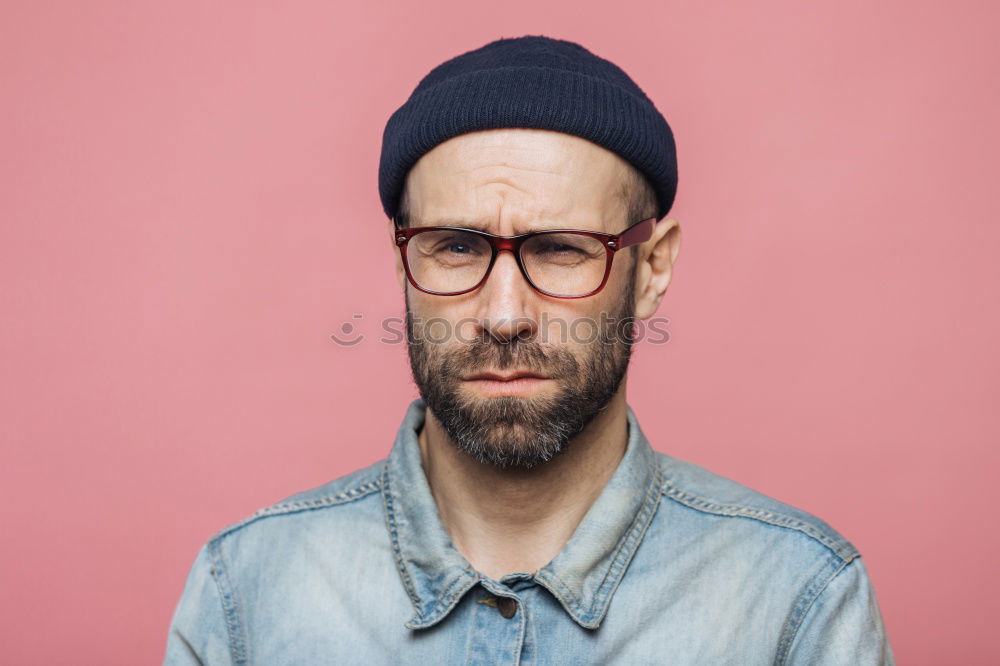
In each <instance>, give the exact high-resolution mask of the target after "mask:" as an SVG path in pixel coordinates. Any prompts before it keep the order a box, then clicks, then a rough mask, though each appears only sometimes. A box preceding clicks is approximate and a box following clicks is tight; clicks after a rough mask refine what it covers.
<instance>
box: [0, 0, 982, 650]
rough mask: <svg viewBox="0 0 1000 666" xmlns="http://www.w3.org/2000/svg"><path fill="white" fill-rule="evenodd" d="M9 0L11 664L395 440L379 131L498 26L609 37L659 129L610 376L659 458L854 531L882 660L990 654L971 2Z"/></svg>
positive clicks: (137, 644) (159, 588) (397, 377)
mask: <svg viewBox="0 0 1000 666" xmlns="http://www.w3.org/2000/svg"><path fill="white" fill-rule="evenodd" d="M806 5H808V7H807V6H806ZM2 14H3V15H2V17H0V91H2V92H0V94H2V96H3V103H2V105H0V107H2V110H0V118H2V123H0V145H2V146H3V148H2V157H0V284H2V292H0V293H2V310H0V312H2V328H0V355H2V357H0V364H2V374H3V382H2V384H0V391H2V394H0V409H2V414H0V446H2V466H0V493H2V497H0V499H2V503H0V506H2V509H0V529H2V530H3V534H4V538H3V544H4V545H3V548H2V549H0V589H2V590H3V592H2V595H0V597H2V602H0V603H2V611H0V613H2V614H0V627H2V629H0V634H2V637H3V643H2V648H0V651H2V653H3V661H4V663H10V664H61V663H65V664H69V663H72V664H137V663H158V662H159V661H160V660H161V659H162V655H163V648H164V645H165V640H166V631H167V626H168V623H169V620H170V617H171V614H172V612H173V608H174V605H175V604H176V602H177V599H178V597H179V595H180V592H181V588H182V585H183V583H184V579H185V576H186V575H187V571H188V568H189V566H190V564H191V563H192V561H193V558H194V556H195V554H196V552H197V549H198V547H199V546H200V545H201V544H202V543H203V542H204V541H205V540H206V539H207V538H208V537H209V536H210V535H211V534H213V533H214V532H215V531H217V530H219V529H221V528H222V527H224V526H226V525H227V524H229V523H232V522H235V521H236V520H238V519H240V518H242V517H244V516H246V515H248V514H249V513H251V512H252V511H254V510H256V509H257V508H260V507H262V506H265V505H267V504H270V503H271V502H274V501H277V500H279V499H281V498H283V497H285V496H287V495H290V494H292V493H294V492H296V491H298V490H303V489H306V488H310V487H313V486H315V485H319V484H321V483H323V482H325V481H327V480H329V479H332V478H335V477H337V476H340V475H342V474H344V473H347V472H350V471H352V470H354V469H357V468H358V467H360V466H363V465H367V464H369V463H371V462H374V461H375V460H377V459H379V458H382V457H383V456H385V455H386V454H387V452H388V450H389V447H390V446H391V443H392V437H393V435H394V433H395V431H396V428H397V426H398V423H399V420H400V418H401V417H402V415H403V411H404V410H405V407H406V405H407V404H408V403H409V401H410V400H411V399H412V398H414V397H415V396H416V390H415V388H414V387H413V385H412V384H411V382H410V380H409V375H408V371H407V365H406V356H405V348H404V347H402V346H400V345H387V344H383V343H380V342H378V341H377V338H379V337H380V336H381V330H380V328H379V324H378V322H379V320H380V318H382V317H387V316H397V317H398V316H400V315H401V314H402V298H401V295H400V294H399V291H398V287H397V285H396V283H395V281H394V276H393V275H392V273H391V268H392V255H391V253H390V250H389V248H388V245H387V239H386V237H385V235H384V234H385V220H384V216H383V213H382V211H381V208H380V205H379V200H378V194H377V189H376V170H377V165H378V155H379V147H380V140H381V135H382V129H383V127H384V124H385V121H386V120H387V118H388V117H389V115H390V114H391V113H392V111H393V110H395V109H396V108H397V107H398V106H399V105H400V104H402V103H403V101H405V99H406V97H407V96H408V95H409V93H410V91H411V90H412V88H413V87H414V86H415V85H416V84H417V82H418V80H419V79H420V77H422V76H423V75H424V74H426V73H427V72H428V71H429V70H430V69H431V68H432V67H433V66H434V65H436V64H438V63H440V62H441V61H443V60H445V59H447V58H449V57H451V56H454V55H457V54H458V53H460V52H463V51H467V50H470V49H473V48H477V47H478V46H481V45H482V44H485V43H486V42H488V41H491V40H493V39H496V38H498V37H513V36H519V35H523V34H545V35H549V36H552V37H560V38H564V39H570V40H573V41H577V42H579V43H581V44H583V45H584V46H586V47H587V48H589V49H590V50H592V51H594V52H595V53H597V54H598V55H601V56H603V57H606V58H609V59H611V60H612V61H614V62H616V63H617V64H619V65H620V66H621V67H622V68H624V69H625V70H626V71H627V72H628V73H629V74H631V75H632V76H633V77H634V78H635V80H636V81H637V82H638V83H639V85H640V86H641V87H642V88H643V89H644V90H645V91H646V92H647V93H648V94H649V95H650V97H651V98H652V99H653V100H654V102H655V103H656V104H657V106H658V107H659V108H660V110H661V111H663V113H664V114H665V116H666V117H667V119H668V121H669V122H670V124H671V125H672V127H673V129H674V132H675V134H676V136H677V142H678V159H679V165H680V189H679V193H678V197H677V202H676V205H675V208H674V210H673V212H672V214H673V216H675V217H677V219H678V220H680V222H681V225H682V229H683V234H684V241H683V248H682V251H681V255H680V261H679V264H678V266H677V272H676V277H675V281H674V283H673V285H672V286H671V288H670V291H669V292H668V294H667V298H666V300H665V303H664V304H663V306H662V307H661V310H660V312H659V315H660V316H663V317H667V318H669V319H670V325H669V330H670V333H671V336H672V338H671V340H670V343H669V344H666V345H660V346H655V345H650V344H648V343H645V344H643V345H641V346H640V348H639V350H638V353H637V356H636V362H635V365H634V366H633V370H632V373H631V381H630V393H629V396H630V403H631V404H632V406H633V408H634V409H635V410H636V412H637V414H638V415H639V417H640V419H641V420H642V423H643V427H644V429H645V431H646V432H647V434H648V435H649V436H650V438H651V440H652V441H653V443H654V446H655V447H656V448H658V449H659V450H662V451H665V452H668V453H671V454H673V455H676V456H679V457H682V458H685V459H688V460H692V461H694V462H697V463H700V464H702V465H705V466H707V467H709V468H710V469H713V470H714V471H717V472H719V473H721V474H724V475H726V476H730V477H733V478H736V479H737V480H739V481H741V482H743V483H745V484H747V485H749V486H751V487H754V488H757V489H759V490H762V491H763V492H765V493H767V494H769V495H772V496H774V497H777V498H779V499H782V500H784V501H786V502H789V503H791V504H794V505H797V506H800V507H802V508H804V509H806V510H808V511H812V512H814V513H816V514H817V515H819V516H821V517H822V518H824V519H826V520H827V521H828V522H830V523H831V524H832V525H833V526H834V527H835V528H837V529H838V530H840V531H841V532H842V533H843V534H844V535H845V536H847V537H848V538H849V539H851V540H852V541H853V542H854V543H855V545H857V546H858V548H859V549H860V550H861V552H862V553H863V554H864V556H865V558H866V561H867V565H868V567H869V569H870V572H871V574H872V577H873V581H874V583H875V587H876V591H877V594H878V599H879V601H880V603H881V606H882V610H883V613H884V615H885V618H886V622H887V626H888V630H889V635H890V638H891V640H892V643H893V646H894V648H895V650H896V653H897V656H898V657H899V659H900V663H906V664H945V663H947V664H957V663H962V664H985V663H997V662H996V660H997V659H1000V648H998V643H997V641H996V638H995V635H994V634H995V631H996V628H995V627H996V623H997V620H998V619H1000V613H998V611H1000V600H998V598H1000V597H998V593H1000V590H998V589H997V578H998V575H997V565H998V559H1000V558H998V556H997V551H998V538H997V536H996V527H997V517H996V516H997V514H996V506H997V501H998V500H1000V497H998V492H997V489H996V479H997V472H996V466H997V464H998V462H1000V459H998V454H997V451H996V445H997V443H998V441H1000V438H998V435H1000V423H998V417H997V410H996V407H997V404H996V403H997V396H998V390H997V389H998V376H1000V373H998V370H1000V368H998V354H997V351H996V344H997V341H998V339H1000V317H998V313H997V308H996V302H995V301H996V293H997V286H998V278H1000V268H998V266H1000V263H998V260H997V257H998V248H1000V231H998V229H1000V211H998V206H997V203H996V198H995V196H996V191H997V188H996V186H995V184H994V180H995V178H996V174H997V157H996V155H997V151H998V150H1000V140H998V139H1000V130H998V124H997V117H998V110H1000V109H998V104H997V102H998V94H1000V93H998V91H1000V87H998V85H997V63H998V56H1000V53H998V48H997V46H996V40H995V33H996V26H997V25H998V20H1000V16H998V14H1000V12H998V11H997V10H996V9H995V8H991V7H990V6H989V3H981V2H975V3H973V2H948V3H943V2H942V3H930V2H913V1H910V2H899V1H897V2H891V3H873V2H836V3H801V2H792V1H789V2H766V3H761V2H757V3H730V4H725V5H724V4H721V3H716V2H688V3H683V4H682V3H677V2H662V1H658V2H651V3H645V4H640V3H628V2H624V3H623V2H615V3H611V4H607V5H606V4H603V3H584V4H581V3H580V2H578V1H570V0H566V1H562V2H548V3H535V2H523V1H520V0H514V1H512V2H505V3H500V4H495V5H494V6H493V7H490V8H487V7H486V6H485V3H467V2H457V1H455V2H437V3H415V2H402V1H400V2H392V3H372V4H367V5H365V4H362V3H332V2H280V3H279V2H273V3H263V2H226V3H221V2H208V3H206V2H177V1H172V2H86V3H83V2H45V1H33V2H22V3H16V4H15V3H7V4H6V5H5V8H4V9H3V10H2ZM344 238H348V239H350V240H351V241H353V244H352V245H351V247H349V248H348V247H345V246H344V245H343V244H342V243H341V242H340V241H341V239H344ZM354 314H360V315H361V317H360V318H352V315H354ZM345 322H352V323H353V324H355V331H358V332H361V333H362V334H365V335H366V336H367V337H366V339H365V340H363V342H362V343H361V344H358V345H356V346H354V347H350V348H348V347H340V346H337V345H335V344H333V342H332V341H331V340H330V338H329V335H330V334H331V333H333V332H336V331H338V330H339V329H340V326H341V325H342V324H343V323H345ZM401 629H402V625H401Z"/></svg>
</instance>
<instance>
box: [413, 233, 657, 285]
mask: <svg viewBox="0 0 1000 666" xmlns="http://www.w3.org/2000/svg"><path fill="white" fill-rule="evenodd" d="M393 224H394V225H396V230H395V239H396V247H398V248H399V254H400V257H402V259H403V269H404V270H405V271H406V279H407V280H408V281H409V282H410V284H412V285H413V286H414V288H416V289H419V290H420V291H422V292H424V293H426V294H433V295H435V296H458V295H460V294H467V293H469V292H470V291H475V290H476V289H479V287H481V286H483V284H484V283H485V282H486V280H487V279H489V277H490V273H491V272H492V271H493V264H495V263H496V260H497V256H498V255H499V254H500V252H501V251H502V250H510V252H511V253H512V254H513V255H514V259H515V260H516V261H517V266H518V268H519V269H520V270H521V275H523V276H524V279H525V280H527V282H528V284H529V285H531V288H532V289H534V290H535V291H537V292H539V293H542V294H545V295H546V296H552V297H553V298H587V297H588V296H593V295H594V294H596V293H598V292H599V291H601V290H602V289H604V285H606V284H607V283H608V277H609V276H610V275H611V264H612V262H613V261H614V258H615V253H616V252H618V250H621V249H622V248H626V247H629V246H630V245H636V244H638V243H643V242H645V241H647V240H649V239H650V238H651V237H652V235H653V227H654V226H655V225H656V218H655V217H649V218H646V219H645V220H639V221H638V222H636V223H635V224H633V225H631V226H630V227H628V228H627V229H625V231H623V232H621V233H620V234H609V233H604V232H601V231H586V230H582V229H541V230H539V231H529V232H528V233H525V234H518V235H517V236H497V235H495V234H491V233H488V232H486V231H480V230H478V229H466V228H465V227H407V228H405V229H400V228H399V225H398V223H397V222H396V220H395V219H393ZM442 230H454V231H463V232H467V233H472V234H476V235H478V236H482V237H483V238H484V239H486V241H487V242H488V243H489V244H490V248H491V249H492V251H493V256H491V257H490V263H489V265H488V266H487V267H486V273H484V274H483V279H482V280H480V281H479V282H477V283H476V284H475V285H474V286H472V287H469V288H468V289H463V290H462V291H433V290H431V289H425V288H423V287H421V286H420V285H419V284H417V281H416V279H415V278H414V277H413V274H412V273H410V263H409V261H408V260H407V257H406V246H407V243H409V241H410V239H411V238H413V237H414V236H416V235H417V234H419V233H422V232H424V231H442ZM567 233H569V234H579V235H581V236H589V237H591V238H596V239H597V240H599V241H601V244H602V245H603V246H604V249H605V251H606V256H607V263H605V265H604V278H603V279H602V280H601V284H600V285H598V287H597V288H596V289H594V290H593V291H591V292H590V293H587V294H581V295H579V296H563V295H561V294H554V293H552V292H550V291H545V290H544V289H541V288H540V287H538V285H536V284H535V283H534V282H532V281H531V277H529V276H528V271H527V270H526V269H525V267H524V262H523V261H522V260H521V245H523V244H524V242H525V241H526V240H528V239H529V238H533V237H535V236H544V235H547V234H567Z"/></svg>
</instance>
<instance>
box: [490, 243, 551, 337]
mask: <svg viewBox="0 0 1000 666" xmlns="http://www.w3.org/2000/svg"><path fill="white" fill-rule="evenodd" d="M534 300H535V299H534V289H532V288H531V285H530V284H528V281H527V278H525V276H524V275H523V274H522V273H521V269H520V267H518V265H517V259H516V258H515V257H514V253H513V252H512V251H509V250H501V251H500V252H498V253H497V258H496V261H495V262H494V263H493V268H492V270H490V274H489V276H488V277H487V278H486V284H484V285H483V287H482V291H481V292H480V293H479V302H480V307H479V312H478V315H477V316H478V319H479V321H480V322H481V327H482V328H483V330H485V331H487V332H489V334H490V335H491V336H493V337H494V338H495V339H497V340H498V341H500V342H511V341H512V340H514V339H515V338H521V339H528V338H531V337H533V336H534V335H535V334H536V332H537V327H538V322H537V320H536V319H535V317H534V316H533V315H534V314H535V313H534V311H533V302H534Z"/></svg>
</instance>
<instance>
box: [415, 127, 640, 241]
mask: <svg viewBox="0 0 1000 666" xmlns="http://www.w3.org/2000/svg"><path fill="white" fill-rule="evenodd" d="M627 168H628V167H627V163H626V162H625V161H624V160H623V159H622V158H621V157H620V156H618V155H616V154H615V153H612V152H611V151H609V150H606V149H605V148H603V147H601V146H598V145H597V144H594V143H592V142H590V141H587V140H586V139H583V138H580V137H577V136H574V135H569V134H564V133H561V132H553V131H548V130H535V129H502V130H486V131H480V132H471V133H468V134H462V135H459V136H457V137H453V138H452V139H449V140H448V141H445V142H443V143H441V144H438V145H437V146H435V147H434V148H433V149H432V150H430V151H428V152H427V153H426V154H424V155H423V156H422V157H421V159H420V160H419V161H418V162H417V164H416V165H414V167H413V169H411V171H410V174H408V176H407V186H406V196H405V198H406V200H407V209H408V213H409V216H410V218H411V221H412V224H414V225H417V224H420V225H424V224H438V223H439V221H440V220H444V219H449V220H455V219H466V220H469V221H479V222H480V223H481V224H490V225H491V226H493V227H496V226H497V225H498V224H499V225H500V227H503V228H506V229H508V232H510V233H513V232H512V231H510V230H511V229H513V228H514V227H515V226H516V227H518V228H519V231H518V233H520V232H521V231H523V230H528V229H527V226H529V225H530V226H532V227H538V228H552V227H554V226H558V227H572V228H588V229H595V230H604V229H606V228H607V227H608V226H609V225H611V226H614V225H617V224H618V223H619V222H618V218H619V217H622V213H621V209H622V206H621V197H620V194H619V192H620V189H621V183H622V180H623V178H624V177H625V176H626V175H627ZM501 233H503V232H501Z"/></svg>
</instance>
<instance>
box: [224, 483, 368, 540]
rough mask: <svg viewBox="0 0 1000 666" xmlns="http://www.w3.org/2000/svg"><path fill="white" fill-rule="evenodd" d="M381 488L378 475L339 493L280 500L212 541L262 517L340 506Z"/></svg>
mask: <svg viewBox="0 0 1000 666" xmlns="http://www.w3.org/2000/svg"><path fill="white" fill-rule="evenodd" d="M380 488H381V480H380V479H379V478H378V477H375V478H370V479H368V480H366V481H363V482H359V483H358V484H357V485H354V486H352V487H350V488H348V489H347V490H343V491H341V492H339V493H334V494H329V495H322V496H320V497H316V498H313V499H308V500H295V501H292V502H279V503H277V504H272V505H270V506H267V507H264V508H263V509H259V510H257V511H255V512H254V513H252V514H251V515H249V516H247V517H246V518H244V519H242V520H240V521H239V522H236V523H234V524H232V525H229V526H228V527H225V528H223V529H222V530H220V531H219V532H217V533H216V534H215V535H214V536H213V537H212V538H211V539H210V541H220V540H221V539H222V538H223V537H226V536H228V535H230V534H232V533H233V532H236V531H239V530H241V529H243V528H244V527H246V526H247V525H250V524H252V523H255V522H257V521H258V520H261V519H262V518H270V517H272V516H284V515H288V514H292V513H302V512H304V511H315V510H317V509H325V508H329V507H332V506H339V505H341V504H349V503H351V502H354V501H356V500H359V499H362V498H364V497H367V496H368V495H371V494H372V493H374V492H377V491H378V490H379V489H380Z"/></svg>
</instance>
